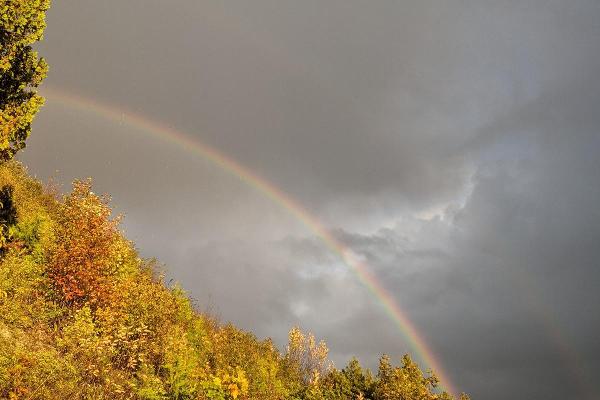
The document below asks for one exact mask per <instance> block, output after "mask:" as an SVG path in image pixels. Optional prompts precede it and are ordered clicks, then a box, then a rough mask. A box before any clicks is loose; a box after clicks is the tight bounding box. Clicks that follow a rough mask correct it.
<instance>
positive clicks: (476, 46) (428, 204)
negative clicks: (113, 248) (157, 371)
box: [20, 0, 600, 399]
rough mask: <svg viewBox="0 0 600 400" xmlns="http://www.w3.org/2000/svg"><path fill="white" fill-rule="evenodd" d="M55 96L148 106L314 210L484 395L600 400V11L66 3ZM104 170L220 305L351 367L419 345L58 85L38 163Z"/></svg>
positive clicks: (268, 332) (466, 382) (462, 382)
mask: <svg viewBox="0 0 600 400" xmlns="http://www.w3.org/2000/svg"><path fill="white" fill-rule="evenodd" d="M53 3H54V4H53V7H52V9H51V10H50V11H49V13H48V29H47V32H46V37H45V42H44V43H43V44H42V45H40V46H39V50H40V53H41V54H42V55H43V56H44V57H46V59H47V61H48V62H49V64H50V66H51V72H50V75H49V77H48V79H47V81H46V84H47V85H48V86H52V87H53V88H55V89H56V88H58V89H60V90H65V91H69V92H72V93H75V94H78V95H80V96H84V97H88V98H91V99H95V101H99V102H104V103H108V104H111V105H112V106H114V107H116V108H118V109H122V110H123V113H124V121H125V122H126V118H127V112H135V113H138V114H143V115H146V116H148V117H150V118H152V119H153V120H157V121H161V122H163V123H164V124H165V125H168V126H170V127H173V128H176V129H179V130H181V131H184V132H187V133H188V134H189V135H190V136H193V137H194V138H196V139H197V140H199V141H202V142H203V143H206V144H208V145H210V146H213V147H215V148H217V149H219V150H220V151H221V152H223V153H225V154H227V155H229V156H230V157H232V158H233V159H235V160H237V161H238V162H239V163H241V164H243V165H245V166H247V167H249V168H250V169H252V170H253V171H255V172H256V173H257V174H258V175H260V176H262V177H263V178H265V179H267V180H269V181H270V182H272V183H273V184H274V185H276V186H277V187H279V188H280V189H281V190H282V191H284V192H286V193H287V194H289V196H290V197H292V198H294V199H296V200H297V201H298V202H299V203H301V204H302V205H303V206H304V207H306V209H307V210H308V211H309V212H310V213H312V214H313V215H314V216H316V217H317V218H318V219H319V220H321V221H322V222H323V224H324V225H325V226H327V227H328V228H329V229H331V230H332V232H334V234H335V236H336V237H337V238H338V239H339V240H340V241H341V242H343V243H344V244H346V245H347V246H349V247H350V248H351V249H352V250H353V251H354V252H355V253H356V254H357V255H359V256H360V257H361V258H363V259H365V260H366V261H367V262H368V264H369V265H370V267H371V270H372V272H373V273H374V274H375V275H376V276H377V278H378V279H379V280H380V281H381V282H382V284H383V286H385V288H386V289H387V290H389V291H390V293H392V295H393V297H394V299H395V300H396V301H397V303H398V304H400V306H401V308H402V309H403V310H404V311H405V312H406V314H407V315H408V316H409V317H410V319H411V321H413V322H414V324H415V325H416V326H417V327H418V330H419V331H420V332H421V334H422V336H423V337H424V338H425V340H426V342H427V343H428V344H429V345H430V347H431V349H432V351H433V353H434V354H435V355H436V357H438V358H439V360H440V361H441V363H442V365H443V366H444V367H445V370H446V371H447V372H448V375H449V376H450V377H451V379H452V380H453V382H454V383H455V385H456V386H457V388H458V389H459V390H462V391H465V392H467V393H469V394H471V395H472V397H473V398H474V399H506V398H515V399H516V398H518V399H541V398H544V399H593V398H600V384H599V382H600V373H599V372H598V371H600V339H599V337H600V312H599V306H598V305H599V304H600V262H599V260H600V211H599V208H598V205H599V202H600V157H599V153H600V79H599V72H600V2H598V1H597V0H590V1H576V0H569V1H565V0H563V1H553V0H544V1H500V0H492V1H481V0H478V1H423V0H421V1H412V2H408V1H369V2H365V1H358V0H356V1H354V0H352V1H351V0H336V1H328V2H324V1H315V0H303V1H282V0H272V1H252V2H222V1H197V0H169V1H166V0H163V1H158V0H127V1H122V0H121V1H117V0H104V1H92V0H54V2H53ZM20 158H21V159H22V160H23V161H24V162H25V163H26V164H27V165H28V166H29V168H30V170H31V172H32V173H34V174H35V175H37V176H39V177H40V178H42V179H44V180H46V179H48V178H50V177H54V178H55V179H56V180H58V181H59V182H62V183H63V184H64V190H65V191H66V190H68V189H69V182H70V181H71V180H72V179H74V178H77V177H80V178H84V177H88V176H91V177H93V178H94V180H95V184H96V191H98V192H107V193H110V194H111V195H112V197H113V205H114V206H115V208H116V209H117V210H118V211H119V212H122V213H124V214H125V222H124V225H123V227H124V229H125V230H126V232H127V235H128V236H129V237H130V238H131V239H133V240H135V242H136V244H137V246H138V248H139V250H140V252H141V253H142V254H143V255H144V256H146V257H156V258H158V259H159V260H160V261H161V262H164V263H165V269H166V271H168V274H169V276H170V277H172V278H173V279H175V280H177V281H179V282H181V284H182V285H183V287H184V288H185V289H186V290H188V292H189V293H190V295H191V296H192V297H193V298H194V299H196V301H197V304H198V305H199V307H200V308H204V309H206V308H209V309H211V310H212V311H213V312H216V313H218V314H219V315H220V317H221V318H222V319H223V320H224V321H233V322H234V323H236V324H237V325H239V326H240V327H242V328H244V329H249V330H252V331H254V332H255V333H256V334H257V335H258V336H259V337H265V336H270V337H273V338H274V339H275V340H276V341H277V343H279V344H280V345H283V344H284V342H285V337H286V334H287V331H288V329H289V328H290V327H291V326H293V325H296V324H298V325H300V326H301V327H302V328H303V329H305V330H309V331H312V332H314V333H315V334H316V336H317V337H319V338H323V339H325V340H326V341H327V343H328V345H329V347H330V349H331V355H332V358H333V359H334V361H335V362H336V366H338V367H343V366H344V364H345V362H347V360H348V359H349V358H350V357H351V356H352V355H357V356H358V357H359V358H360V359H361V360H362V361H363V362H364V363H365V364H367V365H368V366H371V367H374V366H376V362H377V358H378V356H379V354H381V353H388V354H390V355H391V356H392V357H393V358H394V359H395V360H399V358H400V356H401V355H402V354H403V353H405V352H413V351H414V350H413V349H411V348H410V347H409V345H408V342H407V341H406V338H405V337H404V336H403V335H402V333H401V332H400V331H399V330H398V329H397V328H396V326H395V325H394V324H393V323H392V321H390V320H389V319H388V317H387V316H386V314H385V313H384V311H383V309H382V307H381V305H380V304H379V303H378V301H377V299H375V298H373V297H372V295H370V294H369V292H368V291H367V290H366V289H365V287H364V286H363V285H362V284H361V283H360V282H359V281H358V280H357V278H356V276H355V275H354V274H353V273H352V272H351V271H350V270H349V268H348V267H347V266H345V265H344V264H343V263H342V262H341V260H339V259H338V258H337V256H336V255H335V254H332V253H331V252H330V251H329V250H328V248H327V247H325V246H324V245H323V244H322V243H321V241H320V240H319V239H318V238H317V237H316V236H315V235H314V233H312V232H311V231H310V230H309V229H307V227H306V226H304V225H303V224H302V223H301V222H300V221H298V220H296V219H295V218H294V217H293V216H292V215H290V213H289V212H286V210H285V209H283V208H282V207H281V205H279V204H277V203H274V202H273V201H272V200H270V199H269V198H268V197H266V196H265V195H264V194H262V193H260V192H258V191H256V190H255V189H254V188H252V187H250V186H248V185H246V184H245V183H244V182H242V181H240V180H239V179H238V178H236V177H235V176H233V175H231V174H229V173H227V172H226V171H223V170H221V169H219V168H217V167H216V166H214V165H211V164H210V163H209V162H207V161H206V160H204V159H202V158H201V157H199V156H197V155H194V154H192V153H190V152H186V151H182V149H181V148H179V147H177V146H174V145H172V144H169V143H166V142H164V141H159V140H157V139H155V138H152V137H150V136H148V135H145V134H143V133H142V132H140V131H137V130H135V129H133V128H131V127H130V126H128V125H127V123H123V124H117V123H114V122H111V121H107V120H105V119H103V118H102V117H99V116H98V115H95V114H93V113H87V112H82V111H81V110H75V109H72V108H69V107H67V106H65V105H63V104H61V103H60V102H58V101H53V99H52V98H51V97H50V98H48V100H47V104H46V106H45V107H44V109H43V111H42V112H41V113H40V114H39V116H38V118H37V120H36V122H35V126H34V130H33V133H32V136H31V137H30V139H29V141H28V147H27V149H26V150H25V151H24V152H23V153H22V155H21V157H20Z"/></svg>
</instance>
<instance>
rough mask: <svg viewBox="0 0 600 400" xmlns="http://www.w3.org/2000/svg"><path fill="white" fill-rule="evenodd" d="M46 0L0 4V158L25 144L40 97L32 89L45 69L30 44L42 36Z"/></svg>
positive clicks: (7, 158) (47, 1)
mask: <svg viewBox="0 0 600 400" xmlns="http://www.w3.org/2000/svg"><path fill="white" fill-rule="evenodd" d="M49 6H50V1H49V0H2V3H1V4H0V161H6V160H9V159H11V158H12V157H14V155H15V154H16V153H17V152H18V151H19V150H21V149H22V148H24V147H25V140H26V139H27V137H29V134H30V132H31V124H32V122H33V119H34V117H35V114H36V113H37V112H38V110H39V109H40V107H41V106H42V104H43V102H44V99H43V98H42V97H40V96H38V95H37V94H36V93H35V90H34V89H35V88H36V87H38V86H39V85H40V83H41V82H42V81H43V79H44V78H45V77H46V74H47V72H48V64H46V62H45V61H44V60H43V59H40V58H39V57H38V55H37V52H35V51H34V50H33V48H32V47H31V45H33V44H34V43H35V42H37V41H38V40H41V39H42V37H43V32H44V29H45V27H46V22H45V16H46V10H47V9H48V7H49Z"/></svg>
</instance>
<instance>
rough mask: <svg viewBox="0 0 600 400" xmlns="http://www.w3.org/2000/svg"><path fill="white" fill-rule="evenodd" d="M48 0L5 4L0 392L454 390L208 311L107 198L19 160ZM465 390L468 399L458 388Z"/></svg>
mask: <svg viewBox="0 0 600 400" xmlns="http://www.w3.org/2000/svg"><path fill="white" fill-rule="evenodd" d="M48 7H49V1H48V0H0V398H2V399H28V400H32V399H111V400H115V399H148V400H151V399H153V400H157V399H215V400H216V399H219V400H225V399H272V400H275V399H374V400H384V399H404V400H412V399H415V400H416V399H419V400H430V399H450V398H451V396H450V395H448V394H447V393H444V392H442V393H438V392H437V390H436V386H437V383H438V381H437V379H436V378H435V376H434V375H432V374H423V373H422V372H421V370H420V369H419V368H418V367H417V365H415V363H413V362H412V360H411V359H410V358H409V357H408V356H405V357H404V358H403V359H402V360H401V363H400V365H398V366H395V365H393V364H392V362H391V361H390V359H389V358H388V357H386V356H383V357H382V358H381V360H380V364H379V368H378V371H377V372H376V373H375V374H372V373H371V372H370V371H368V370H365V369H363V368H362V367H361V365H360V363H359V362H358V361H357V360H355V359H353V360H351V361H350V362H349V363H348V365H347V366H346V367H345V368H343V369H341V370H338V369H336V368H334V367H333V365H332V364H331V362H330V361H329V360H328V349H327V347H326V345H325V343H323V342H319V343H317V342H316V340H315V338H314V337H313V335H311V334H305V333H303V332H302V331H300V330H299V329H297V328H294V329H292V330H291V331H290V332H289V341H288V345H287V347H286V348H285V349H284V351H280V350H279V349H277V348H276V346H275V345H274V344H273V342H272V341H271V340H269V339H266V340H259V339H257V338H256V337H255V336H254V335H252V334H251V333H248V332H244V331H242V330H240V329H238V328H236V327H235V326H233V325H231V324H221V323H220V322H219V321H217V320H216V319H215V318H213V317H211V316H209V315H205V314H202V313H199V312H197V311H196V310H194V308H193V307H192V304H191V302H190V300H189V299H188V298H187V297H186V295H185V293H184V292H183V290H182V289H181V288H179V287H177V286H174V287H168V286H166V285H165V284H164V282H163V279H162V277H161V275H160V274H158V273H157V271H156V266H155V263H154V262H153V261H151V260H144V259H142V258H140V257H139V255H138V253H137V252H136V250H135V247H134V245H133V243H131V242H130V241H128V240H127V239H126V238H125V237H124V236H123V234H122V232H121V231H120V230H119V221H120V218H119V217H114V216H113V214H112V211H111V209H110V206H109V202H108V198H106V197H104V196H98V195H96V194H94V193H93V192H92V190H91V189H92V188H91V183H90V182H89V181H78V182H75V183H74V185H73V190H72V191H71V192H70V193H69V194H67V195H61V194H59V193H58V192H57V191H56V190H53V189H52V188H49V187H44V186H43V185H42V184H41V183H40V182H39V181H37V180H36V179H34V178H32V177H31V176H29V175H28V173H27V171H26V169H25V168H24V167H23V166H22V165H21V164H19V163H18V162H15V161H14V160H12V158H13V156H14V154H15V153H16V152H17V151H18V150H19V149H21V148H23V147H24V146H25V140H26V139H27V137H28V135H29V133H30V130H31V123H32V121H33V118H34V116H35V114H36V112H37V110H38V109H39V107H40V105H41V104H42V102H43V99H42V98H41V97H39V96H38V95H37V94H36V92H35V88H36V87H37V86H38V85H39V84H40V83H41V81H42V80H43V78H44V77H45V74H46V71H47V65H46V63H45V62H44V61H43V59H40V58H38V56H37V54H36V53H35V51H33V49H32V47H31V45H32V44H33V43H35V42H36V41H37V40H40V39H41V38H42V33H43V30H44V27H45V12H46V10H47V8H48ZM461 397H462V396H461Z"/></svg>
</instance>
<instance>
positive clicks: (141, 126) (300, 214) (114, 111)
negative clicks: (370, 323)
mask: <svg viewBox="0 0 600 400" xmlns="http://www.w3.org/2000/svg"><path fill="white" fill-rule="evenodd" d="M41 94H42V95H44V96H46V97H47V98H48V99H49V100H51V101H57V102H60V103H62V104H63V105H65V106H67V107H70V108H75V109H79V110H83V111H87V112H91V113H93V114H96V115H99V116H101V117H103V118H106V119H108V120H112V121H115V122H118V123H119V124H126V125H129V126H131V127H133V128H135V129H138V130H140V131H142V132H145V133H147V134H149V135H152V136H154V137H156V138H158V139H161V140H164V141H167V142H169V143H171V144H175V145H178V146H179V147H180V148H182V149H183V150H186V151H188V152H191V153H194V154H197V155H199V156H201V157H203V158H204V159H206V160H208V161H210V162H211V163H213V164H215V165H216V166H218V167H220V168H222V169H223V170H225V171H227V172H229V173H231V174H233V175H235V176H236V177H237V178H238V179H240V180H241V181H242V182H244V183H246V184H247V185H249V186H251V187H253V188H254V189H256V190H258V191H259V192H261V193H263V194H264V195H266V196H267V197H268V198H270V199H271V200H272V201H274V202H275V203H277V204H279V205H280V206H282V207H283V208H284V209H286V210H287V211H288V212H290V213H291V214H292V215H293V216H294V217H296V218H297V219H298V220H299V221H301V222H302V223H303V224H304V225H305V226H306V227H308V228H309V229H310V230H311V231H312V232H313V233H314V234H316V235H317V236H318V237H319V238H320V239H321V240H322V241H323V243H324V244H325V245H326V246H327V247H328V248H329V249H330V250H331V251H333V252H334V253H336V254H338V255H339V256H340V257H341V259H342V261H344V263H345V264H347V265H348V266H349V267H350V268H351V270H352V271H353V272H354V273H355V274H356V275H357V277H358V279H359V280H360V281H361V282H362V283H363V284H364V286H365V287H366V288H367V289H368V290H369V291H370V292H371V293H372V294H373V296H374V297H375V298H376V299H377V300H378V301H379V303H380V305H381V306H382V307H383V309H384V310H385V312H386V314H387V315H388V317H389V318H390V319H391V320H392V321H393V322H394V324H395V325H396V326H397V327H398V328H399V330H400V332H402V334H403V336H404V337H405V338H406V339H407V340H408V342H409V344H410V346H411V347H412V349H413V351H414V352H416V354H417V356H418V357H419V358H420V359H421V361H422V362H425V363H426V364H427V367H429V368H431V369H432V370H434V371H435V373H436V375H437V376H438V378H439V379H440V384H441V387H442V388H443V389H445V390H446V391H448V392H449V393H451V394H454V395H455V394H457V393H458V392H457V391H456V390H455V387H454V385H453V383H452V381H451V380H450V378H449V377H448V375H447V374H446V372H445V371H444V368H442V365H441V363H440V361H439V360H438V359H437V358H436V357H435V356H434V354H433V352H432V350H431V349H430V348H429V346H428V345H427V343H426V342H425V340H424V339H423V338H422V337H421V335H420V334H419V332H418V331H417V328H416V327H415V325H414V324H413V323H412V322H411V321H410V320H409V318H408V316H407V315H406V313H405V312H404V311H403V310H402V309H401V308H400V307H399V306H398V304H397V303H396V301H395V300H394V298H393V297H392V295H391V294H390V293H389V291H388V290H386V289H385V288H384V287H383V285H382V284H381V283H380V282H379V281H378V280H377V278H375V276H374V275H373V274H372V273H371V272H370V271H369V267H368V266H367V265H366V264H365V263H364V262H362V261H361V260H360V259H359V258H358V257H357V256H356V255H355V254H354V253H353V252H352V250H351V249H350V248H349V247H347V246H345V245H344V244H343V243H341V242H340V241H339V240H337V239H336V238H335V237H334V236H333V235H332V234H331V233H330V232H329V231H328V229H327V228H325V226H324V225H323V224H322V223H321V222H319V220H318V219H317V218H316V217H314V216H313V215H311V214H310V213H309V212H308V211H307V210H306V209H304V207H302V206H301V205H300V204H299V203H298V202H297V201H295V200H294V199H292V198H291V197H290V196H289V195H287V194H286V193H285V192H283V191H282V190H280V189H279V188H277V187H276V186H274V185H273V184H272V183H270V182H269V181H267V180H266V179H264V178H262V177H260V176H259V175H257V174H256V173H254V172H253V171H252V170H251V169H249V168H247V167H245V166H243V165H241V164H240V163H238V162H237V161H235V160H234V159H232V158H230V157H228V156H226V155H225V154H223V153H221V152H220V151H219V150H217V149H214V148H212V147H210V146H208V145H206V144H204V143H202V142H200V141H199V140H198V139H196V138H192V137H191V136H189V135H187V134H185V133H183V132H181V131H178V130H176V129H173V128H171V127H168V126H166V125H164V124H162V123H160V122H157V121H153V120H151V119H150V118H148V117H146V116H143V115H140V114H136V113H133V112H130V111H128V110H124V109H123V108H121V107H118V108H117V107H116V106H113V105H109V104H106V103H102V102H99V101H96V100H94V99H90V98H87V97H83V96H80V95H76V94H73V93H70V92H67V91H65V90H62V89H57V88H49V87H47V86H46V87H45V88H44V90H42V91H41Z"/></svg>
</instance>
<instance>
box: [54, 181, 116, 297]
mask: <svg viewBox="0 0 600 400" xmlns="http://www.w3.org/2000/svg"><path fill="white" fill-rule="evenodd" d="M90 188H91V184H90V182H89V181H87V182H80V181H77V182H75V183H74V185H73V192H72V193H71V194H70V195H69V196H67V197H66V199H65V201H64V204H62V206H61V208H60V212H59V221H58V226H57V229H56V232H55V235H56V245H55V246H54V248H53V249H52V251H51V254H50V256H49V262H48V268H47V270H48V273H49V276H50V278H51V279H52V281H53V284H54V286H55V289H56V290H57V292H58V293H59V295H60V297H62V300H64V301H65V302H67V303H75V304H80V303H83V302H85V301H89V302H90V303H92V304H95V303H97V302H98V301H100V300H101V299H103V298H105V297H107V296H108V293H109V292H110V282H109V278H110V277H111V276H112V275H114V273H115V272H116V271H115V270H116V267H117V264H118V263H117V262H115V261H116V260H118V257H119V251H118V250H119V246H118V245H119V242H120V241H121V235H120V233H119V231H118V229H117V226H118V223H119V220H118V218H117V219H111V218H110V216H111V209H110V207H109V206H108V204H107V203H108V199H106V198H103V197H99V196H97V195H95V194H94V193H93V192H92V191H91V190H90Z"/></svg>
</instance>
